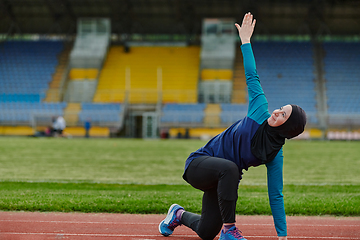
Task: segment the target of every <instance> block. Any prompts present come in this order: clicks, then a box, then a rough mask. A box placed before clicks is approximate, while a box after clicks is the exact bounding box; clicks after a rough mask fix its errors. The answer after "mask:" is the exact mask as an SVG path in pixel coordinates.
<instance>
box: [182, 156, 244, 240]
mask: <svg viewBox="0 0 360 240" xmlns="http://www.w3.org/2000/svg"><path fill="white" fill-rule="evenodd" d="M184 178H185V179H186V181H187V182H188V183H190V184H191V186H193V187H194V188H197V189H200V190H202V191H203V192H204V195H203V200H202V210H201V215H198V214H194V213H191V212H184V213H183V215H182V217H181V222H182V223H183V224H184V225H185V226H187V227H189V228H191V229H192V230H194V231H195V232H196V233H197V234H198V235H199V237H201V238H202V239H204V240H206V239H214V238H215V236H216V235H217V234H218V233H219V232H220V230H221V228H222V225H223V223H234V222H235V209H236V201H237V198H238V193H237V191H238V184H239V169H238V167H237V165H236V164H235V163H233V162H231V161H229V160H226V159H223V158H216V157H209V156H203V157H198V158H196V159H194V160H193V161H192V162H191V163H190V165H189V167H188V169H187V170H186V172H185V176H184Z"/></svg>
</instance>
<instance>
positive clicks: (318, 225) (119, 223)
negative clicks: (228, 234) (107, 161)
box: [0, 219, 360, 227]
mask: <svg viewBox="0 0 360 240" xmlns="http://www.w3.org/2000/svg"><path fill="white" fill-rule="evenodd" d="M0 222H18V223H65V224H116V225H121V224H123V225H138V224H142V225H158V224H159V223H146V222H145V223H144V222H137V223H136V222H85V221H44V220H11V219H7V220H0ZM273 225H274V224H272V223H244V224H241V223H239V226H273ZM287 226H288V227H289V226H290V227H291V226H296V227H301V226H303V227H339V226H341V227H360V222H359V224H354V225H353V224H351V225H349V224H345V225H342V224H341V223H339V224H316V223H315V224H289V223H288V224H287Z"/></svg>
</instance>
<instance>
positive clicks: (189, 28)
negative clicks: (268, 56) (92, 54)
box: [0, 0, 360, 35]
mask: <svg viewBox="0 0 360 240" xmlns="http://www.w3.org/2000/svg"><path fill="white" fill-rule="evenodd" d="M248 11H251V12H252V13H253V14H254V16H255V18H256V19H257V20H258V22H257V32H261V33H264V34H270V35H271V34H319V33H320V34H321V33H326V34H331V35H351V34H359V33H360V14H359V12H360V1H359V0H256V1H255V0H0V33H3V34H13V33H20V34H21V33H24V34H25V33H39V34H73V33H75V32H76V21H77V19H78V18H83V17H91V18H97V17H106V18H110V19H111V25H112V32H113V33H117V34H122V33H127V34H133V33H139V34H200V33H201V25H202V19H204V18H234V19H235V20H236V21H240V20H241V19H242V16H243V15H244V13H246V12H248Z"/></svg>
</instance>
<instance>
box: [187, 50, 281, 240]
mask: <svg viewBox="0 0 360 240" xmlns="http://www.w3.org/2000/svg"><path fill="white" fill-rule="evenodd" d="M241 50H242V53H243V58H244V68H245V76H246V83H247V87H248V94H249V108H248V114H247V116H246V117H245V118H243V119H240V120H238V121H237V122H235V123H234V124H233V125H231V126H230V127H229V128H227V129H226V130H225V131H223V132H222V133H220V134H218V135H217V136H215V137H213V138H212V139H211V140H210V141H209V142H208V143H207V144H206V145H205V146H203V147H201V148H200V149H198V150H197V151H195V152H193V153H191V154H190V156H189V157H188V159H187V160H186V163H185V171H186V169H187V168H188V166H189V164H190V162H191V161H192V160H193V159H195V158H197V157H200V156H204V155H205V156H213V157H219V158H225V159H228V160H230V161H233V162H234V163H236V165H237V166H238V168H239V172H240V179H241V178H242V177H241V176H242V174H243V172H242V171H243V170H248V168H249V167H256V166H259V165H261V164H262V163H261V160H260V159H258V158H256V157H255V156H254V155H253V154H252V152H251V139H252V137H253V136H254V134H255V132H256V130H257V129H258V128H259V126H260V125H261V124H262V123H263V122H264V121H266V120H267V119H268V118H269V117H270V113H269V111H268V102H267V100H266V97H265V94H264V91H263V89H262V87H261V85H260V81H259V76H258V74H257V71H256V64H255V58H254V54H253V52H252V48H251V44H250V43H248V44H243V45H241ZM282 153H283V152H282V149H281V150H280V151H279V153H278V154H277V155H276V157H275V158H274V160H273V161H271V162H269V163H266V167H267V185H268V195H269V202H270V207H271V211H272V215H273V218H274V224H275V228H276V232H277V234H278V236H287V227H286V216H285V208H284V200H283V194H282V190H283V154H282Z"/></svg>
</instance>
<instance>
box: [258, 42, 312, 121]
mask: <svg viewBox="0 0 360 240" xmlns="http://www.w3.org/2000/svg"><path fill="white" fill-rule="evenodd" d="M253 51H254V55H255V59H256V66H257V71H258V74H259V76H260V82H261V85H262V87H263V90H264V92H265V95H266V97H267V100H268V103H269V111H270V112H272V111H273V110H274V109H277V108H279V107H281V106H283V105H286V104H297V105H299V106H301V107H302V108H303V109H304V110H305V111H306V113H307V115H308V116H309V120H310V122H311V123H314V124H316V123H317V122H318V119H317V118H316V111H317V109H316V92H315V82H314V79H315V76H314V72H315V68H314V59H313V45H312V44H311V43H310V42H285V41H284V42H278V41H266V42H253Z"/></svg>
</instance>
